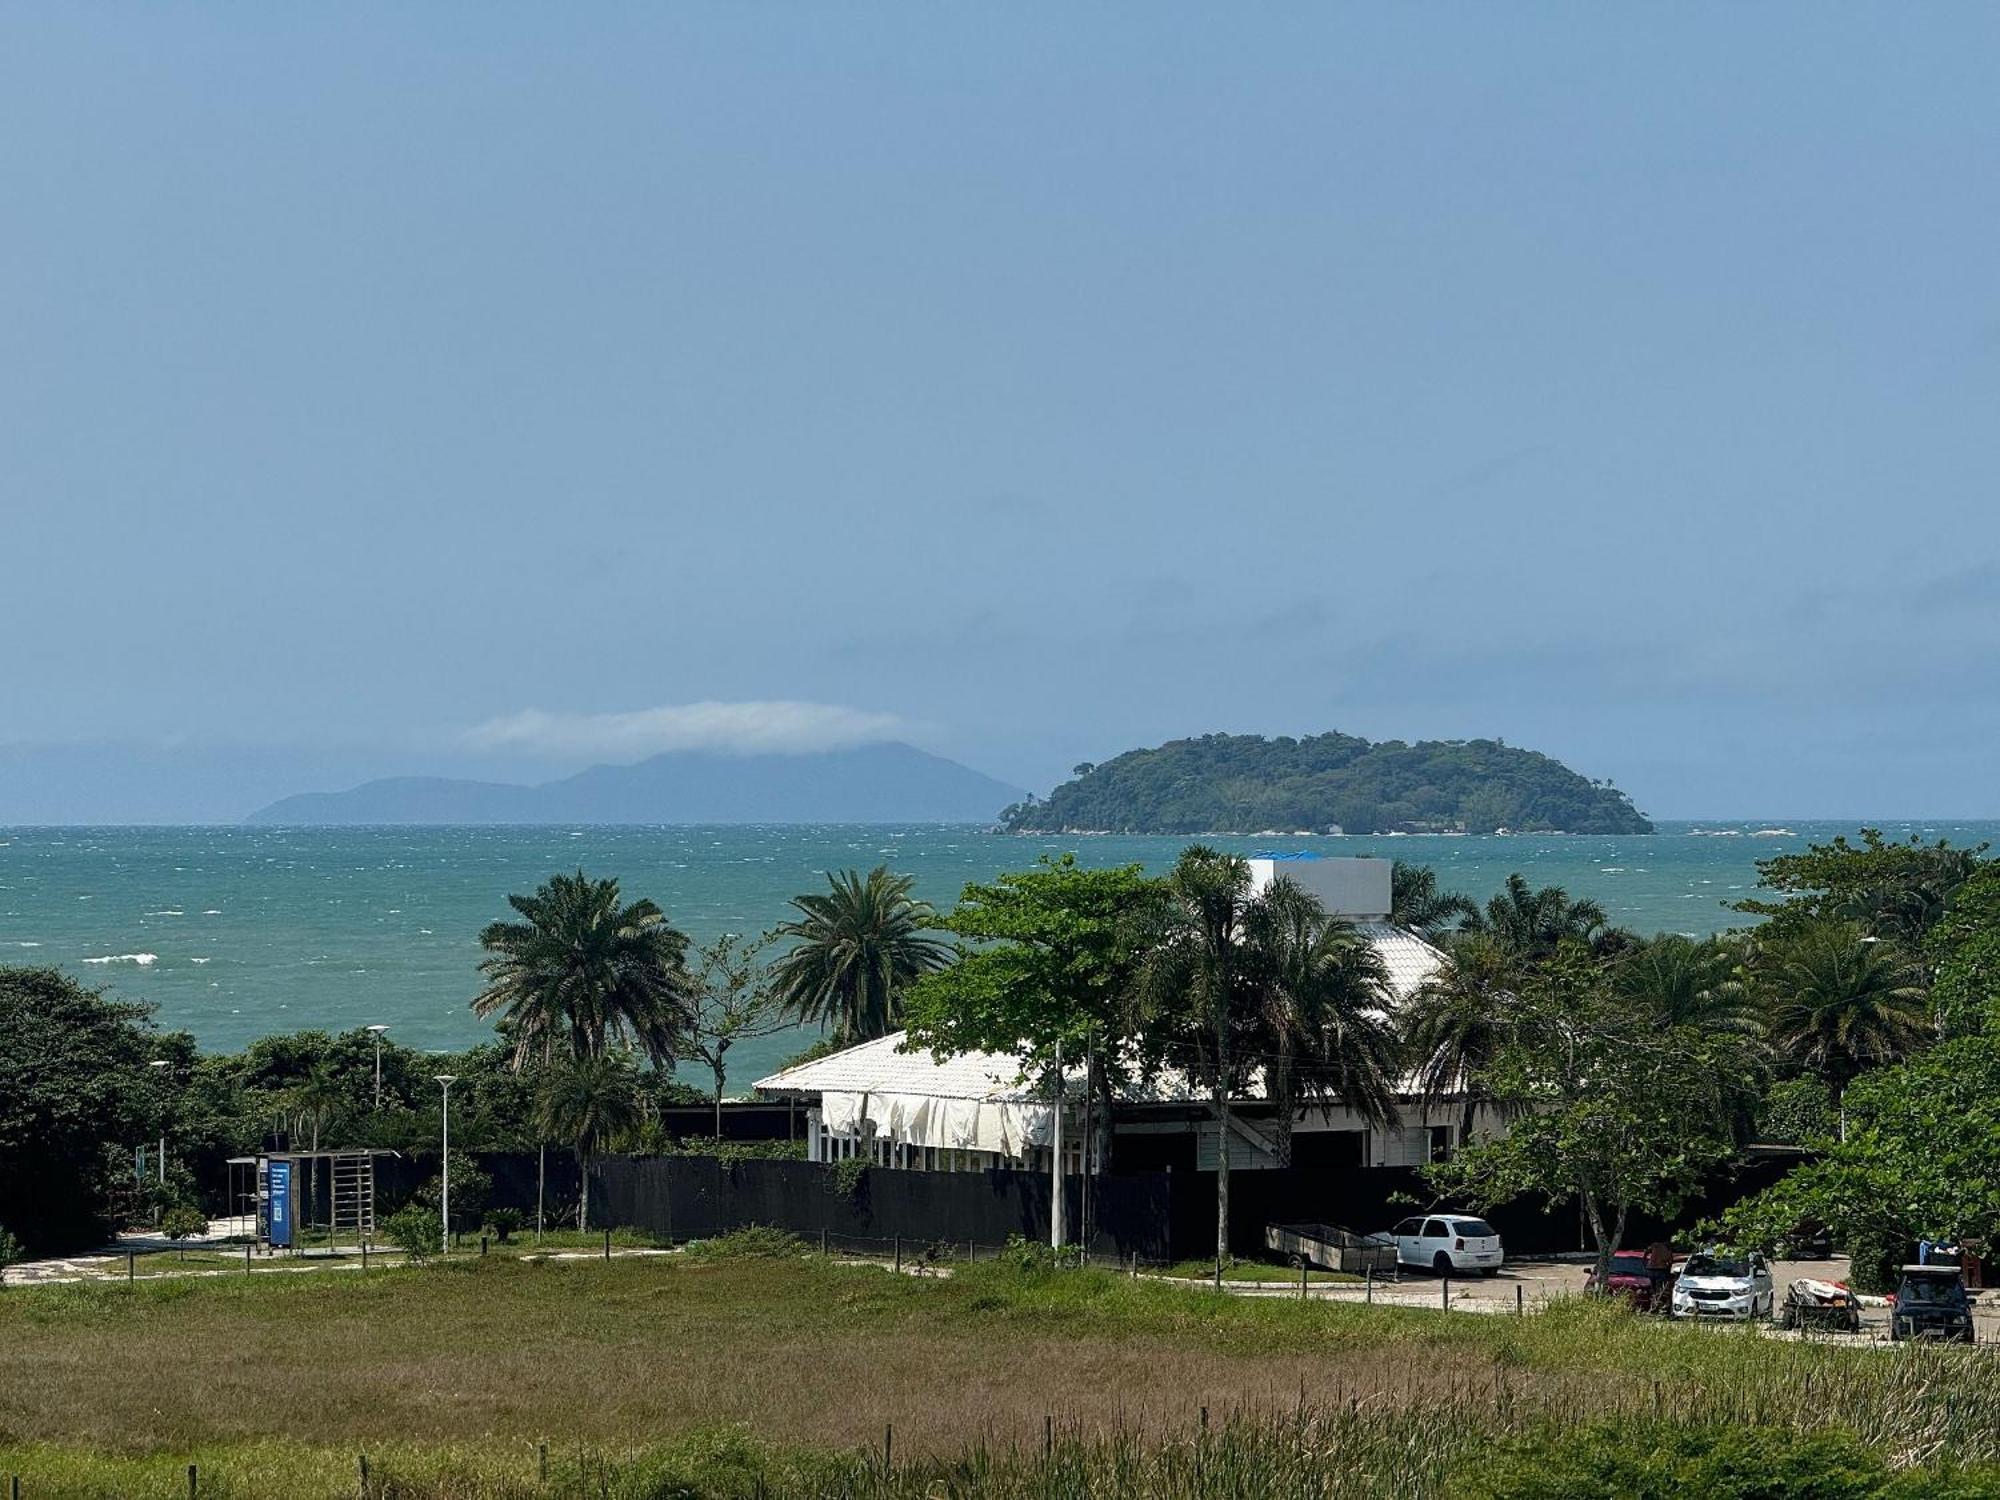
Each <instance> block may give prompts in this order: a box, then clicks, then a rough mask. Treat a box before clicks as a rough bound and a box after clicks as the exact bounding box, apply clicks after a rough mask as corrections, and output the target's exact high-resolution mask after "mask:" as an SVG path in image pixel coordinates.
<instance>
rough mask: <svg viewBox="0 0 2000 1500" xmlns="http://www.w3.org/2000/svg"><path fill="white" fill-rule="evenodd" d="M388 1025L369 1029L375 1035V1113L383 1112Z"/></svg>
mask: <svg viewBox="0 0 2000 1500" xmlns="http://www.w3.org/2000/svg"><path fill="white" fill-rule="evenodd" d="M388 1029H389V1028H388V1027H386V1026H370V1027H369V1028H368V1030H369V1031H370V1032H371V1033H373V1034H374V1037H375V1113H376V1114H378V1115H379V1114H381V1113H382V1033H383V1032H385V1031H387V1030H388Z"/></svg>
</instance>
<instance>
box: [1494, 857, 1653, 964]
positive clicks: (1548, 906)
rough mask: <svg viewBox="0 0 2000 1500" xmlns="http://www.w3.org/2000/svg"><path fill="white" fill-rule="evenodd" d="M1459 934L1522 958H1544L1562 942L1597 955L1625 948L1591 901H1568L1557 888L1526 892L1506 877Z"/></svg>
mask: <svg viewBox="0 0 2000 1500" xmlns="http://www.w3.org/2000/svg"><path fill="white" fill-rule="evenodd" d="M1462 930H1463V931H1466V932H1477V933H1483V934H1484V935H1486V936H1488V937H1490V938H1492V939H1494V940H1495V941H1496V942H1498V943H1499V944H1500V945H1501V946H1502V947H1504V948H1506V949H1507V950H1508V951H1509V952H1511V953H1513V954H1515V955H1516V956H1518V957H1521V958H1547V957H1548V956H1549V955H1550V954H1552V953H1554V952H1555V951H1556V945H1557V944H1558V943H1561V942H1562V941H1563V940H1564V939H1565V938H1570V939H1575V940H1576V941H1578V942H1583V943H1587V944H1589V945H1590V946H1591V947H1592V948H1593V949H1595V950H1597V951H1599V952H1603V951H1606V950H1607V949H1609V948H1612V947H1623V946H1625V945H1626V944H1627V943H1628V942H1629V938H1628V937H1627V935H1626V934H1624V933H1622V932H1619V931H1618V930H1617V929H1616V928H1614V927H1612V926H1611V920H1610V918H1608V917H1607V916H1605V914H1604V908H1603V907H1601V906H1599V905H1598V904H1597V903H1596V902H1595V901H1592V900H1590V899H1589V898H1588V897H1580V898H1578V899H1577V900H1575V901H1572V900H1570V898H1569V892H1568V891H1566V890H1564V889H1563V888H1562V887H1561V886H1559V885H1545V886H1543V887H1542V888H1541V889H1540V890H1531V889H1529V887H1528V882H1527V880H1526V878H1525V877H1523V876H1521V875H1518V874H1515V875H1509V876H1508V877H1507V883H1506V884H1505V885H1504V886H1502V887H1501V888H1500V890H1499V891H1498V892H1496V893H1495V894H1494V895H1493V897H1492V898H1491V899H1490V900H1488V901H1487V903H1486V907H1485V909H1484V910H1483V911H1474V912H1472V913H1471V914H1470V915H1468V916H1467V917H1466V918H1465V920H1464V923H1463V927H1462Z"/></svg>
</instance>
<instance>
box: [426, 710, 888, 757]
mask: <svg viewBox="0 0 2000 1500" xmlns="http://www.w3.org/2000/svg"><path fill="white" fill-rule="evenodd" d="M909 730H910V726H909V725H908V724H907V723H906V722H905V721H904V720H902V719H900V718H898V717H897V716H896V715H895V714H884V713H871V712H869V711H868V710H866V709H860V708H848V707H846V706H844V705H842V704H838V703H798V702H790V701H785V700H777V701H772V702H745V703H721V702H714V701H709V702H703V703H664V704H661V705H660V706H659V707H657V708H641V709H636V710H634V711H632V712H630V713H612V714H552V713H545V712H543V711H542V710H541V709H539V708H529V709H523V710H522V711H521V712H520V713H517V714H507V715H504V716H502V717H500V718H497V719H488V720H487V721H486V722H485V723H483V724H480V725H477V726H475V727H474V728H472V729H470V730H468V731H466V733H465V736H464V742H465V744H466V745H467V747H468V748H471V749H474V750H488V751H494V750H513V751H527V752H529V753H531V754H538V755H560V756H573V755H590V756H602V757H605V758H613V759H615V758H618V757H638V756H646V755H658V754H661V753H662V752H664V751H668V750H725V751H733V752H735V753H737V754H744V755H755V754H766V755H769V754H786V753H790V754H798V753H802V752H806V751H812V750H844V749H850V748H852V747H854V746H856V745H873V744H880V743H881V742H882V741H884V740H892V739H897V738H899V737H901V736H902V735H904V734H907V733H908V732H909Z"/></svg>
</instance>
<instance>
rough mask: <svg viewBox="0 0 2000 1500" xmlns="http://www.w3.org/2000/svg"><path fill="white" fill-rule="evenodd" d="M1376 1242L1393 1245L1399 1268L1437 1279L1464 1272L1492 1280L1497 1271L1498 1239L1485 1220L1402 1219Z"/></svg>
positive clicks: (1456, 1217) (1448, 1217) (1432, 1216)
mask: <svg viewBox="0 0 2000 1500" xmlns="http://www.w3.org/2000/svg"><path fill="white" fill-rule="evenodd" d="M1378 1238H1381V1239H1384V1240H1390V1241H1393V1242H1394V1243H1395V1246H1396V1261H1397V1263H1398V1264H1399V1265H1405V1266H1416V1267H1418V1268H1420V1269H1422V1270H1426V1271H1435V1272H1437V1273H1438V1275H1440V1276H1450V1275H1453V1274H1455V1273H1458V1272H1463V1271H1477V1272H1478V1273H1479V1274H1480V1275H1481V1276H1492V1275H1495V1274H1496V1273H1498V1271H1499V1270H1500V1262H1501V1259H1502V1255H1501V1250H1500V1236H1499V1235H1498V1234H1496V1233H1494V1231H1493V1226H1492V1225H1491V1224H1489V1223H1487V1222H1486V1221H1485V1220H1484V1219H1475V1218H1472V1217H1471V1216H1469V1215H1467V1214H1424V1215H1422V1216H1421V1217H1419V1218H1415V1219H1405V1220H1403V1222H1402V1223H1400V1224H1398V1225H1397V1226H1396V1227H1395V1228H1394V1229H1391V1230H1388V1231H1386V1232H1385V1233H1383V1234H1382V1235H1380V1236H1378Z"/></svg>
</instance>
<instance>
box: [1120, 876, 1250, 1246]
mask: <svg viewBox="0 0 2000 1500" xmlns="http://www.w3.org/2000/svg"><path fill="white" fill-rule="evenodd" d="M1166 891H1167V901H1166V904H1165V907H1164V909H1163V911H1162V914H1161V921H1160V927H1159V931H1158V934H1157V937H1156V940H1155V942H1154V944H1153V946H1152V949H1151V951H1150V952H1149V953H1148V954H1147V956H1146V961H1145V963H1144V965H1143V966H1142V968H1141V971H1140V978H1141V987H1142V993H1143V996H1144V999H1145V1005H1146V1012H1147V1014H1148V1016H1149V1018H1150V1019H1151V1020H1152V1021H1153V1022H1154V1023H1155V1024H1156V1026H1157V1027H1158V1030H1157V1032H1156V1038H1157V1037H1159V1036H1173V1035H1175V1034H1176V1033H1178V1040H1180V1041H1181V1042H1182V1044H1183V1046H1182V1049H1181V1050H1182V1059H1183V1061H1184V1064H1185V1065H1186V1066H1187V1068H1188V1071H1189V1072H1190V1073H1192V1074H1194V1075H1195V1076H1197V1077H1206V1078H1207V1079H1208V1081H1209V1100H1210V1109H1211V1110H1212V1112H1213V1113H1214V1116H1215V1126H1216V1148H1217V1149H1216V1158H1215V1256H1216V1260H1217V1261H1218V1262H1221V1261H1226V1260H1228V1259H1229V1153H1230V1143H1231V1132H1232V1129H1233V1124H1232V1121H1231V1118H1230V1107H1229V1101H1230V1096H1231V1095H1232V1094H1233V1093H1234V1092H1235V1091H1236V1089H1237V1087H1238V1083H1239V1080H1238V1077H1237V1071H1238V1066H1239V1060H1240V1053H1241V1050H1242V1043H1243V1040H1244V1038H1243V1037H1242V1036H1241V1035H1240V1033H1241V1032H1243V1030H1244V1029H1245V1028H1246V1027H1247V1026H1248V1024H1249V1023H1250V1020H1251V1017H1252V1015H1253V1013H1254V1012H1253V1004H1254V1002H1253V997H1252V995H1251V993H1250V990H1249V986H1248V985H1247V983H1246V979H1247V975H1246V973H1245V965H1244V956H1243V950H1242V939H1243V928H1244V921H1245V918H1246V917H1247V916H1248V914H1249V908H1250V904H1251V899H1252V898H1251V895H1250V866H1249V863H1248V862H1247V861H1245V860H1244V859H1242V858H1240V857H1239V856H1237V855H1234V854H1224V853H1222V852H1221V851H1220V850H1217V849H1211V848H1209V847H1208V846H1207V845H1205V844H1190V845H1189V846H1188V847H1187V848H1186V849H1184V850H1182V851H1181V857H1180V859H1179V860H1178V861H1177V862H1176V863H1175V865H1174V868H1173V872H1172V873H1171V874H1169V875H1168V876H1167V879H1166Z"/></svg>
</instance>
